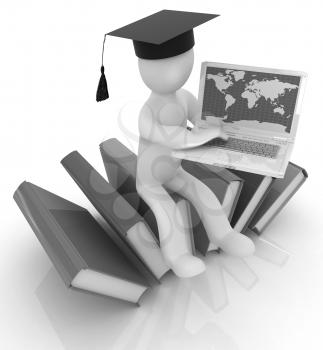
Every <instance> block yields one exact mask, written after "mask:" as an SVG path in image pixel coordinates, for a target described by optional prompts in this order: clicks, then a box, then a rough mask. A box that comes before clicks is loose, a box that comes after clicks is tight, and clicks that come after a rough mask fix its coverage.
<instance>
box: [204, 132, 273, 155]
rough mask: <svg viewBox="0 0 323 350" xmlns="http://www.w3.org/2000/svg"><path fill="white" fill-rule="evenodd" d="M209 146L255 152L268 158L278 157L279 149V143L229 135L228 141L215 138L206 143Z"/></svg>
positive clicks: (248, 152)
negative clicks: (243, 138) (273, 143)
mask: <svg viewBox="0 0 323 350" xmlns="http://www.w3.org/2000/svg"><path fill="white" fill-rule="evenodd" d="M204 146H208V147H219V148H224V149H228V150H230V151H236V152H242V153H247V154H253V155H256V156H261V157H266V158H276V157H277V153H278V151H279V146H278V145H271V144H268V143H263V142H257V141H250V140H242V139H236V138H233V137H229V138H228V140H227V141H224V140H221V139H213V140H211V141H209V142H207V143H205V144H204Z"/></svg>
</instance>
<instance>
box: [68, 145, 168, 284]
mask: <svg viewBox="0 0 323 350" xmlns="http://www.w3.org/2000/svg"><path fill="white" fill-rule="evenodd" d="M62 165H63V166H64V167H65V169H66V170H67V171H68V173H69V174H70V175H71V177H72V178H73V179H74V181H75V182H76V183H77V185H78V186H79V187H80V189H81V190H82V191H83V193H84V194H85V195H86V196H87V198H88V199H89V200H90V202H91V203H92V204H93V206H94V207H95V208H96V210H97V211H98V212H99V213H100V214H101V216H102V217H103V218H104V219H105V221H106V222H107V223H108V224H109V225H110V226H111V227H112V228H113V230H114V231H115V233H116V235H115V236H116V241H117V242H119V243H120V244H122V245H123V246H126V247H128V249H127V251H128V253H129V257H130V258H131V259H132V260H133V262H134V263H135V264H136V266H137V268H139V269H140V271H141V273H142V274H143V275H144V276H145V277H146V279H147V280H148V281H149V282H150V283H151V284H152V285H153V284H156V283H158V282H159V279H160V278H161V277H162V276H163V275H164V274H165V273H166V272H167V271H168V270H169V268H168V266H167V265H166V263H165V261H164V259H163V256H162V253H161V250H160V247H159V242H158V241H157V239H156V237H155V236H154V235H153V234H152V232H151V230H150V228H149V227H148V226H147V225H146V222H145V220H144V219H143V218H142V217H141V216H140V215H139V213H138V212H137V211H136V210H135V209H134V208H133V207H132V206H131V205H130V204H129V203H128V202H127V201H126V200H125V199H124V198H123V197H122V196H121V195H120V194H119V193H118V192H117V191H116V190H115V188H114V187H113V186H112V185H111V184H110V183H108V182H107V181H106V180H105V179H104V178H103V177H102V176H101V175H100V174H99V173H98V172H97V171H96V170H95V169H94V168H93V167H92V166H91V165H90V164H89V163H88V162H87V161H86V160H85V159H84V158H83V157H82V156H81V155H80V154H79V153H78V152H76V151H74V152H71V153H70V154H68V155H67V156H66V157H65V158H64V159H63V160H62Z"/></svg>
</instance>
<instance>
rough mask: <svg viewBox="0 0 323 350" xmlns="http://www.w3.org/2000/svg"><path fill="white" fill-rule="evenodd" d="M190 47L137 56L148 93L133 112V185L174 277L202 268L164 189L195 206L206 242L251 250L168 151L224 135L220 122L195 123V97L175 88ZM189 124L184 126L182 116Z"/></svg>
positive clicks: (187, 65) (186, 70)
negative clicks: (146, 207) (171, 52)
mask: <svg viewBox="0 0 323 350" xmlns="http://www.w3.org/2000/svg"><path fill="white" fill-rule="evenodd" d="M193 63H194V52H193V48H192V49H190V50H188V51H186V52H184V53H182V54H180V55H177V56H174V57H170V58H164V59H142V58H138V65H139V71H140V75H141V77H142V80H143V81H144V83H145V84H146V86H147V87H148V88H149V89H150V90H151V95H150V96H149V98H148V100H147V101H146V103H145V104H144V106H143V108H142V110H141V112H140V116H139V133H140V142H139V150H138V163H137V190H138V193H139V194H140V195H141V197H142V198H143V199H144V200H145V202H146V203H147V204H148V205H149V206H150V208H151V210H152V211H153V213H154V214H155V217H156V220H157V225H158V232H159V239H160V245H161V250H162V253H163V256H164V259H165V261H166V263H167V264H168V266H169V267H170V268H171V269H172V270H173V271H174V273H175V274H176V275H178V276H179V277H191V276H194V275H197V274H199V273H201V272H203V271H204V269H205V265H204V263H203V261H202V260H201V259H199V258H198V257H196V256H193V255H192V253H191V250H190V249H189V248H188V246H187V244H186V243H185V239H186V238H185V229H184V221H183V220H182V219H181V217H180V212H179V210H178V208H177V205H176V203H175V202H174V200H173V199H172V197H171V196H170V195H169V193H168V192H167V189H169V190H172V191H174V192H177V193H179V194H181V195H182V196H183V197H185V198H187V199H188V200H189V201H190V202H191V203H192V204H193V205H194V206H195V208H196V210H197V212H198V213H199V215H200V218H201V220H202V222H203V224H204V227H205V229H206V232H207V235H208V237H209V239H210V242H211V243H213V244H214V245H215V246H218V247H220V248H221V249H222V250H223V251H225V252H227V253H228V254H231V255H234V256H239V257H243V256H247V255H250V254H252V253H253V251H254V244H253V243H252V241H251V240H250V239H249V238H248V237H246V236H245V235H242V234H241V233H239V232H236V231H234V230H233V229H232V227H231V226H230V223H229V221H228V219H227V217H226V215H225V213H224V211H223V209H222V207H221V204H220V202H219V200H218V199H217V197H216V196H215V194H214V193H213V192H212V191H211V190H210V189H209V188H208V187H207V186H206V185H205V184H203V183H202V182H201V181H200V180H198V179H197V178H195V177H193V176H192V175H190V174H189V173H187V172H186V171H185V170H183V168H182V167H181V160H179V159H175V158H174V157H172V151H173V150H178V149H185V148H188V147H196V146H199V145H201V144H203V143H205V142H207V141H209V140H211V139H213V138H216V137H221V138H226V135H225V134H224V132H223V131H222V129H221V127H220V126H216V125H213V126H210V125H209V126H208V127H207V128H203V127H201V125H199V126H198V125H196V124H197V123H196V122H197V120H198V119H199V116H198V104H197V100H196V98H195V97H194V96H193V95H192V94H191V93H189V92H188V91H186V90H184V89H181V87H182V86H183V85H184V83H185V82H186V81H187V79H188V77H189V76H190V73H191V71H192V68H193ZM188 120H189V121H191V122H192V123H193V124H194V125H195V126H194V128H193V129H192V131H189V130H187V128H186V127H187V121H188Z"/></svg>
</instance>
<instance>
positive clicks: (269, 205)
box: [249, 162, 308, 234]
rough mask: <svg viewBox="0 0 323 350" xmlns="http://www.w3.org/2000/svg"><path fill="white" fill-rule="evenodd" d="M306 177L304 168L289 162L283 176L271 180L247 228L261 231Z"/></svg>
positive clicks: (257, 231)
mask: <svg viewBox="0 0 323 350" xmlns="http://www.w3.org/2000/svg"><path fill="white" fill-rule="evenodd" d="M307 177H308V174H307V172H306V170H305V169H303V168H301V167H300V166H298V165H296V164H294V163H292V162H289V163H288V166H287V169H286V172H285V176H284V178H282V179H280V178H279V179H278V178H276V179H274V180H273V184H272V186H271V188H270V190H269V192H268V193H267V195H266V197H265V199H264V200H263V202H262V204H261V205H260V206H259V208H258V210H257V212H256V213H255V215H254V217H253V219H252V221H251V222H250V224H249V228H250V229H251V230H252V231H254V232H255V233H257V234H260V233H262V232H263V231H264V230H265V228H266V227H267V226H268V225H269V223H270V222H271V221H272V220H273V219H274V218H275V216H276V215H277V214H278V213H279V212H280V211H281V210H282V209H283V208H284V206H285V205H286V204H287V202H288V201H289V200H290V199H291V197H292V196H293V195H294V194H295V193H296V192H297V190H298V189H299V188H300V187H301V185H302V184H303V183H304V182H305V180H306V179H307Z"/></svg>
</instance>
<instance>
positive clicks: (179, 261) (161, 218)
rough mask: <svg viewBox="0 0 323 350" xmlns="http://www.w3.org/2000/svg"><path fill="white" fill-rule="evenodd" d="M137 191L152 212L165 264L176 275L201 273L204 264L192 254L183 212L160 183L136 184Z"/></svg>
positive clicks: (189, 275)
mask: <svg viewBox="0 0 323 350" xmlns="http://www.w3.org/2000/svg"><path fill="white" fill-rule="evenodd" d="M137 191H138V193H139V195H140V196H141V197H142V199H143V200H144V201H145V202H146V203H147V204H148V206H149V207H150V209H151V210H152V211H153V213H154V215H155V218H156V221H157V226H158V233H159V241H160V248H161V251H162V253H163V257H164V259H165V262H166V264H167V265H168V266H169V267H170V268H171V269H172V270H173V271H174V273H175V274H176V275H177V276H179V277H192V276H195V275H197V274H200V273H201V272H203V271H204V270H205V265H204V263H203V261H202V260H200V259H199V258H197V257H195V256H193V255H192V254H191V251H190V249H189V248H188V246H187V237H185V234H186V230H185V223H184V221H183V218H182V215H181V213H180V211H179V210H178V208H177V204H176V203H175V202H174V201H173V199H172V198H171V197H170V195H169V194H168V193H167V191H166V190H165V189H164V188H163V187H162V186H161V185H160V184H156V185H145V186H143V185H138V183H137Z"/></svg>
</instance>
